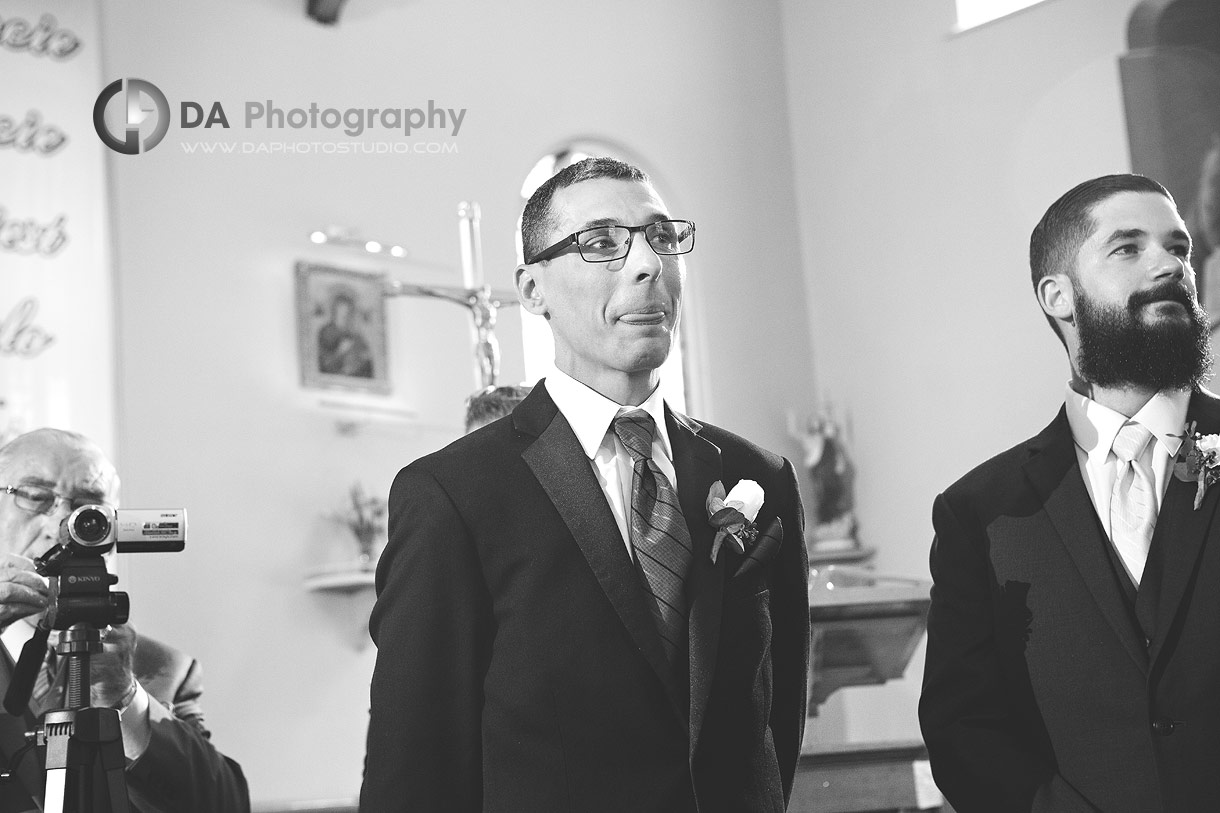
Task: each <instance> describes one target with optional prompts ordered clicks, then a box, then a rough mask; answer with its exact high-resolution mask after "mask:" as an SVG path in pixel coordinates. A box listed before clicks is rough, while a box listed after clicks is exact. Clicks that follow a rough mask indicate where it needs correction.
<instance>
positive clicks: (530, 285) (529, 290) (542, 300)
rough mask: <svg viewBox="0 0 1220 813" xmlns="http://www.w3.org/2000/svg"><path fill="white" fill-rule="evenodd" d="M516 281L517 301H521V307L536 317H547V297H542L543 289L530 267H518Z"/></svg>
mask: <svg viewBox="0 0 1220 813" xmlns="http://www.w3.org/2000/svg"><path fill="white" fill-rule="evenodd" d="M514 281H515V282H516V285H517V299H519V300H520V301H521V307H523V308H525V309H526V310H527V311H529V312H530V313H532V314H534V315H535V316H546V297H544V296H543V295H542V288H541V287H539V285H538V280H537V279H536V278H535V277H534V272H533V271H531V270H530V267H529V266H528V265H519V266H517V271H516V276H515V277H514Z"/></svg>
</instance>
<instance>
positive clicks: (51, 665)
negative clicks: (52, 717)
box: [30, 648, 60, 717]
mask: <svg viewBox="0 0 1220 813" xmlns="http://www.w3.org/2000/svg"><path fill="white" fill-rule="evenodd" d="M58 675H59V658H58V656H56V654H55V649H54V648H50V649H48V650H47V658H46V661H44V662H43V666H42V669H40V670H39V672H38V679H37V680H36V681H34V689H33V691H31V692H30V711H32V712H33V713H34V716H35V717H38V716H40V715H42V713H43V712H45V711H48V710H50V709H52V708H56V707H58V706H59V705H60V693H58V692H55V691H53V690H54V689H55V688H56V686H55V678H56V677H57V676H58Z"/></svg>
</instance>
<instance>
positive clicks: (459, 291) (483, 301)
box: [382, 201, 518, 389]
mask: <svg viewBox="0 0 1220 813" xmlns="http://www.w3.org/2000/svg"><path fill="white" fill-rule="evenodd" d="M458 231H459V237H460V240H461V246H462V285H461V287H457V286H450V285H413V284H411V283H408V282H398V281H396V280H387V281H386V283H385V288H384V289H383V290H382V296H385V297H391V296H426V297H431V298H433V299H444V300H445V301H447V302H454V303H457V304H458V305H462V306H464V307H465V308H466V309H467V310H469V311H470V316H471V318H472V319H473V320H474V330H475V345H474V357H475V362H476V363H477V365H478V370H479V376H480V380H481V381H482V387H483V389H487V388H489V387H494V386H495V385H496V379H497V378H498V377H499V375H500V343H499V342H498V341H497V340H496V333H495V330H496V313H497V312H498V311H499V310H500V308H507V307H511V306H513V305H516V304H518V302H517V293H516V291H512V290H492V288H491V286H490V285H488V284H486V283H485V282H484V280H483V244H482V239H481V238H480V236H479V204H477V203H473V202H467V201H462V203H460V204H458Z"/></svg>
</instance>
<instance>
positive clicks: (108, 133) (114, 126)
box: [93, 78, 169, 155]
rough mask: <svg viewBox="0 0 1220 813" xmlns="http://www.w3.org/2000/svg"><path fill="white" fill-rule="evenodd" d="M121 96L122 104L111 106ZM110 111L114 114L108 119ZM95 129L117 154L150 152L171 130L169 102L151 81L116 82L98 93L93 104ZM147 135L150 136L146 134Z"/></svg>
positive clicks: (116, 80)
mask: <svg viewBox="0 0 1220 813" xmlns="http://www.w3.org/2000/svg"><path fill="white" fill-rule="evenodd" d="M120 93H122V94H123V95H122V97H121V98H120V102H118V103H116V104H113V105H112V104H111V101H112V100H114V99H115V98H116V97H118V96H119V94H120ZM116 108H117V110H116ZM108 110H109V111H110V112H111V116H110V117H109V119H108V117H107V115H106V113H107V111H108ZM115 119H118V120H119V121H117V122H116V121H115ZM150 119H151V120H150ZM93 129H95V130H97V135H98V138H100V139H101V140H102V143H103V144H105V145H106V146H107V147H109V148H110V149H112V150H114V151H115V152H119V153H122V154H123V155H137V154H139V153H141V152H148V151H149V150H151V149H152V148H153V147H155V146H157V145H158V144H160V143H161V139H163V138H165V134H166V132H168V131H169V101H167V100H166V98H165V94H164V93H162V92H161V90H160V88H158V87H157V86H156V85H154V84H153V83H152V82H147V81H145V80H143V79H132V78H127V79H115V80H114V81H113V82H111V83H110V84H109V85H106V87H105V88H104V89H103V90H102V92H101V93H100V94H98V97H97V101H96V102H95V103H94V104H93ZM116 130H117V131H118V132H116ZM145 133H147V135H143V134H145ZM142 135H143V139H141V136H142Z"/></svg>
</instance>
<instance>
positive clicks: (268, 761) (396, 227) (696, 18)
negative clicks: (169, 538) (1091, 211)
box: [102, 0, 820, 801]
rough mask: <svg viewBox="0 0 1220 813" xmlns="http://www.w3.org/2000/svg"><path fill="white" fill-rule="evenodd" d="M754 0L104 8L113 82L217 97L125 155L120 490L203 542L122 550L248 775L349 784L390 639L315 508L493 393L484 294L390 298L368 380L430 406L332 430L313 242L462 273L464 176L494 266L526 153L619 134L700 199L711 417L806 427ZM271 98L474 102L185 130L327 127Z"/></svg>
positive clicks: (695, 295)
mask: <svg viewBox="0 0 1220 813" xmlns="http://www.w3.org/2000/svg"><path fill="white" fill-rule="evenodd" d="M743 5H744V4H739V3H734V2H731V0H718V1H717V2H694V0H688V1H687V2H674V3H666V4H657V3H651V2H645V1H644V0H633V2H626V3H618V4H614V5H612V6H607V5H606V4H605V3H603V2H597V3H594V2H562V1H561V0H537V1H536V2H531V3H528V4H505V3H495V2H490V0H487V1H486V2H464V3H454V2H442V0H414V1H413V2H407V1H406V0H396V1H395V0H351V2H350V3H349V4H348V8H347V9H346V10H345V12H344V17H343V20H342V22H341V24H340V25H339V26H338V27H337V28H326V27H322V26H319V25H317V24H316V23H314V22H312V21H310V20H308V19H306V18H305V16H304V13H303V7H304V3H302V2H299V0H257V1H256V2H249V1H247V2H238V1H237V0H222V1H220V2H213V3H207V4H188V3H183V2H176V3H149V2H136V0H108V2H106V3H105V4H104V5H103V9H102V11H103V30H104V33H105V36H106V62H105V73H106V76H107V77H108V78H111V77H120V76H135V77H140V78H144V79H147V80H149V81H151V82H153V83H155V84H156V85H157V86H159V87H160V88H161V89H162V90H163V91H164V92H165V94H166V95H167V96H168V97H169V99H170V102H171V107H172V109H173V110H174V111H175V121H176V119H177V113H176V111H177V109H178V108H177V105H178V102H180V101H182V100H194V101H198V102H201V103H204V104H205V106H207V105H209V104H210V102H212V101H214V100H219V101H221V102H222V103H223V105H224V107H225V109H226V112H227V113H228V114H229V117H230V123H231V124H232V125H233V130H232V131H231V132H228V133H225V132H217V131H214V130H213V131H202V130H200V131H189V132H186V133H183V132H182V131H179V130H178V129H177V127H173V128H171V130H170V133H169V135H168V136H167V138H166V140H165V141H164V142H163V143H162V144H161V145H160V146H159V147H157V148H156V149H154V150H153V151H152V152H150V153H148V154H146V155H141V156H134V157H124V156H112V158H111V164H110V167H111V173H112V181H113V209H114V217H113V223H114V238H115V242H116V255H117V262H116V270H117V278H118V286H119V300H118V303H119V317H118V318H119V325H120V329H119V347H120V358H119V361H120V379H119V380H120V405H119V406H120V414H121V416H120V421H119V460H118V462H119V465H120V469H121V471H122V473H123V477H124V500H125V504H126V505H129V506H162V505H186V506H187V507H188V509H189V511H190V519H191V540H190V543H189V546H188V551H187V552H185V553H182V554H178V555H173V556H163V557H161V556H152V555H149V556H141V557H130V558H131V559H132V561H131V562H130V563H129V564H128V571H129V576H128V577H126V578H125V583H124V585H123V586H124V587H125V588H126V589H128V590H129V591H130V592H131V595H132V604H133V618H134V621H135V623H136V624H137V626H138V627H139V628H140V629H141V630H143V631H144V632H146V633H148V634H152V635H155V636H156V637H160V638H162V639H167V640H169V641H171V642H173V643H175V644H177V645H179V646H181V647H182V648H184V649H187V650H189V651H191V652H192V653H193V654H196V655H197V656H199V657H200V658H201V660H202V661H203V663H204V666H205V669H206V674H207V692H206V695H205V699H206V707H207V710H208V713H209V722H210V725H211V727H212V729H213V731H214V734H215V742H216V743H217V744H218V745H219V746H220V747H221V748H222V749H224V750H225V751H226V752H227V753H230V754H231V755H233V756H234V757H235V758H237V759H238V760H239V761H240V762H241V763H242V764H243V766H244V767H245V769H246V771H247V774H248V776H249V778H250V781H251V787H252V791H253V796H254V798H255V800H256V801H265V800H272V799H290V798H296V799H300V798H320V797H348V796H353V795H354V794H355V793H356V791H357V789H358V787H359V782H360V771H361V765H362V759H363V753H364V732H365V726H366V721H367V717H366V712H367V697H368V695H367V690H368V689H367V686H368V678H369V675H370V673H371V669H372V665H373V657H374V653H373V650H372V647H371V646H370V647H365V648H363V649H361V648H360V647H359V644H358V642H359V641H361V640H364V639H365V637H366V634H365V633H364V632H363V630H362V626H363V623H364V615H366V614H367V611H368V606H367V598H350V599H349V598H345V597H342V596H335V595H330V596H318V595H313V594H306V593H305V592H304V591H303V590H302V586H301V582H302V577H303V574H304V572H305V571H306V570H307V569H308V568H309V567H311V566H312V565H313V564H315V563H317V562H319V561H321V560H324V559H326V558H336V557H337V556H339V555H340V552H341V551H344V550H346V548H345V547H344V546H345V545H347V544H348V543H347V540H345V539H343V531H342V530H341V529H338V528H336V527H334V526H332V525H330V524H328V523H326V522H325V520H323V519H322V516H321V515H322V514H323V513H325V512H327V511H330V510H333V509H335V508H338V507H340V505H341V504H342V502H343V499H344V494H345V492H346V488H347V486H348V484H349V483H350V482H351V481H352V480H353V479H355V478H360V479H362V480H363V481H364V482H365V483H366V484H368V485H370V486H372V487H374V488H376V489H377V490H379V491H384V490H385V488H387V487H388V484H389V482H390V480H391V478H392V476H393V474H394V472H395V471H396V470H397V469H398V468H399V467H400V466H402V465H405V464H406V463H407V462H409V461H410V460H411V459H413V458H415V457H417V456H419V455H421V454H423V453H425V452H427V451H430V450H432V449H435V448H438V447H439V446H441V445H443V444H444V443H446V442H447V441H449V440H450V439H451V438H453V437H454V436H456V434H457V432H458V425H459V422H460V410H461V401H462V398H463V397H464V396H465V395H466V394H467V393H468V392H469V391H470V390H471V389H473V387H474V377H473V368H472V366H471V355H470V353H471V344H470V333H469V329H468V326H467V324H466V317H465V316H464V315H463V314H462V313H461V312H460V311H459V310H458V309H457V308H456V307H454V306H453V305H449V304H446V303H440V302H427V301H417V300H397V301H392V302H390V303H389V309H390V311H389V313H390V321H391V323H392V346H391V352H392V353H393V361H392V364H393V379H394V385H395V394H394V395H392V396H390V397H389V398H386V399H377V398H365V399H358V400H361V402H363V403H372V404H375V405H385V404H388V405H390V406H393V407H394V408H401V409H410V410H414V411H416V412H418V413H419V419H418V421H417V422H414V423H407V422H403V421H386V420H376V419H373V420H368V421H364V422H363V423H362V424H361V426H359V427H358V429H357V431H356V433H355V434H354V435H342V434H340V433H339V432H337V431H336V419H347V418H350V417H351V415H349V414H348V413H337V412H335V411H333V410H326V409H323V408H321V407H319V406H318V396H317V394H316V393H306V392H304V391H302V390H301V389H300V388H299V386H298V383H297V369H296V351H295V340H296V336H295V326H294V321H293V319H294V317H293V270H292V269H293V263H294V262H295V261H296V260H298V259H312V260H317V261H320V262H329V263H333V264H339V265H345V266H347V267H366V268H371V269H374V270H376V269H387V270H389V269H393V270H394V271H395V273H396V274H397V276H399V277H400V278H403V279H407V280H409V281H412V282H419V283H431V284H456V283H457V282H458V281H459V279H460V277H459V275H458V272H457V266H458V243H457V222H456V215H455V212H456V206H457V202H458V201H460V200H467V199H474V200H477V201H479V202H480V204H481V205H482V211H483V222H482V230H483V239H484V255H485V257H486V265H487V274H488V279H489V281H490V282H491V283H492V284H493V285H496V286H506V285H508V284H510V282H511V269H512V266H513V262H514V260H513V251H514V249H513V237H512V229H513V226H514V223H515V220H516V217H517V214H518V207H519V205H520V203H519V199H518V190H519V189H520V186H521V182H522V180H523V177H524V174H525V173H526V172H527V171H528V170H529V169H530V167H532V166H533V164H534V162H535V160H536V159H537V158H538V157H539V156H540V155H541V154H542V152H543V151H544V150H547V149H549V148H551V147H553V146H554V145H556V144H557V143H558V142H560V141H562V140H563V139H566V138H571V137H575V136H586V135H587V136H593V137H599V138H603V139H606V140H610V141H613V142H616V143H620V144H622V145H624V146H625V147H627V148H628V149H630V150H632V151H634V152H635V153H638V154H640V155H641V156H645V157H646V158H647V159H648V161H649V163H650V165H651V166H653V167H656V168H657V169H658V174H659V175H660V180H661V181H662V188H664V189H666V190H671V192H670V198H671V199H670V200H669V201H668V202H669V204H670V206H671V208H672V209H673V211H674V213H675V214H676V215H679V216H683V217H689V218H691V219H693V220H695V221H697V222H698V224H699V245H698V248H697V249H696V254H695V255H692V257H691V261H690V268H691V279H690V282H689V292H690V293H689V299H688V306H689V307H691V308H692V312H690V313H689V316H690V317H691V327H692V328H693V333H694V339H695V345H696V346H695V348H694V349H695V353H694V356H695V357H696V362H697V363H699V362H702V366H701V367H700V369H698V370H697V371H696V373H695V376H696V379H697V381H696V388H697V392H698V393H699V394H700V395H701V396H702V398H701V399H700V400H699V401H698V402H697V403H696V404H695V406H694V412H695V413H696V414H697V415H699V416H702V417H704V418H707V419H710V420H713V421H715V422H716V423H719V424H721V425H724V426H726V427H728V428H732V429H735V430H737V431H740V432H742V433H743V434H746V435H749V436H751V437H752V438H754V439H756V440H758V441H759V442H761V443H763V444H764V445H768V446H770V447H772V448H774V449H777V450H779V451H781V452H784V453H786V454H789V455H793V454H796V453H797V452H798V451H799V450H798V449H797V448H795V446H794V444H793V442H792V441H791V440H790V439H789V438H787V436H786V432H785V429H784V413H785V410H787V409H789V408H798V409H806V408H808V407H809V406H810V405H811V404H812V403H813V383H812V382H813V365H812V359H811V356H812V351H811V347H812V343H811V339H810V334H809V328H808V325H809V318H808V314H807V302H808V301H809V300H808V299H807V297H806V292H805V290H804V285H805V279H804V277H803V276H802V274H801V272H800V258H799V245H798V241H797V234H796V229H797V217H796V198H795V190H794V188H793V185H792V183H791V180H790V178H791V174H792V159H791V147H790V142H789V127H788V119H787V107H786V106H787V98H788V97H787V95H786V94H785V81H786V80H785V73H784V63H783V57H782V50H781V42H782V38H781V33H780V24H781V19H780V16H779V8H778V6H775V5H772V4H758V5H757V7H755V8H745V7H743ZM522 8H525V9H527V10H528V11H522V10H521V9H522ZM265 99H273V100H275V101H276V103H277V105H279V106H281V107H285V108H287V107H293V106H308V104H309V102H311V101H317V102H318V103H319V104H320V105H322V106H327V105H333V106H336V107H339V108H344V107H350V106H386V105H390V104H401V105H406V106H415V105H426V103H427V100H429V99H435V100H436V101H437V102H438V103H443V104H444V106H446V107H455V108H457V107H464V108H467V110H468V113H467V116H466V119H465V121H464V124H463V126H462V129H461V132H460V134H459V136H458V137H456V138H454V139H452V141H453V142H455V143H456V144H457V145H458V147H459V152H458V154H456V155H454V154H450V155H424V156H408V157H402V158H393V157H384V156H383V157H338V156H324V155H308V156H304V155H275V156H265V155H262V156H260V155H240V154H239V155H229V156H224V155H200V154H195V155H188V154H186V153H184V152H183V150H182V147H181V142H182V141H184V140H186V141H195V140H230V141H241V140H261V139H263V138H265V137H268V136H270V137H271V138H273V139H275V140H284V141H297V140H301V141H305V140H312V138H313V137H311V136H309V135H306V134H305V133H303V132H300V131H291V130H285V131H276V132H274V133H271V134H268V133H264V132H258V133H247V132H243V131H242V121H241V111H242V109H243V103H244V102H245V101H247V100H253V101H261V100H265ZM376 137H377V138H386V137H387V136H382V135H378V136H376ZM388 138H394V137H393V136H388ZM331 223H334V224H340V225H354V226H358V227H359V228H360V229H361V230H362V231H363V232H364V233H365V234H367V235H370V236H374V237H379V238H383V239H387V240H401V241H403V242H404V244H405V245H407V247H408V248H409V249H410V250H411V252H412V254H413V256H414V257H416V258H418V259H420V260H423V261H426V262H428V263H433V264H440V265H447V266H449V267H450V268H451V269H452V270H451V271H445V270H437V269H434V268H431V267H414V268H413V267H411V266H408V265H391V264H390V263H388V262H387V263H382V264H377V263H361V262H359V260H358V258H356V257H355V256H354V255H348V254H345V253H341V252H338V251H336V250H333V249H331V250H327V249H323V248H318V247H314V246H312V245H310V244H309V243H308V242H307V241H306V234H307V233H308V232H309V231H310V230H312V229H314V228H318V227H322V226H325V225H327V224H331ZM819 304H820V303H819ZM500 337H501V341H502V344H503V347H504V355H505V362H504V376H503V377H504V379H505V380H507V381H513V380H518V379H519V378H520V377H521V375H522V372H521V364H520V358H519V352H520V351H519V322H518V321H517V317H516V316H515V315H514V314H513V313H506V314H504V315H503V316H502V319H501V330H500Z"/></svg>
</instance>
